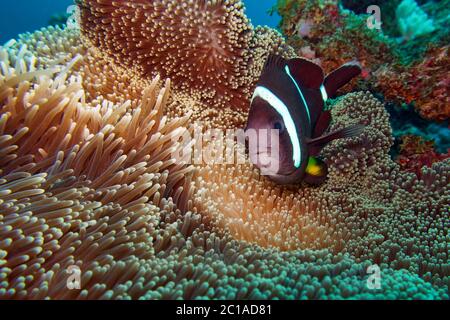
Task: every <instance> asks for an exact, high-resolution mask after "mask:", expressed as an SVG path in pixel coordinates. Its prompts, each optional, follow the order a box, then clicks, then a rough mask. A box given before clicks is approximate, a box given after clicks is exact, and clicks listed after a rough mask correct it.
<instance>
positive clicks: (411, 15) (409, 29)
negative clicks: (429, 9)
mask: <svg viewBox="0 0 450 320" xmlns="http://www.w3.org/2000/svg"><path fill="white" fill-rule="evenodd" d="M395 15H396V17H397V23H398V28H399V30H400V32H401V34H402V36H403V38H404V39H405V40H410V39H414V38H416V37H419V36H422V35H425V34H428V33H431V32H433V31H434V30H435V27H434V25H433V20H431V19H429V18H428V16H427V14H426V13H425V12H424V11H423V10H422V9H421V8H420V7H419V6H418V5H417V2H416V1H415V0H403V1H402V2H401V3H400V4H399V5H398V7H397V9H396V11H395Z"/></svg>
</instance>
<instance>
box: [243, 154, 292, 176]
mask: <svg viewBox="0 0 450 320" xmlns="http://www.w3.org/2000/svg"><path fill="white" fill-rule="evenodd" d="M249 157H250V162H251V163H252V164H253V165H255V166H256V167H258V168H259V169H260V170H261V173H262V174H263V175H268V176H270V175H275V174H277V175H283V176H289V175H291V174H293V173H294V172H295V171H296V170H297V168H295V167H292V168H289V169H286V168H283V167H282V163H283V161H282V159H280V158H275V157H273V156H272V154H271V152H270V151H259V152H252V153H249ZM283 169H286V170H283Z"/></svg>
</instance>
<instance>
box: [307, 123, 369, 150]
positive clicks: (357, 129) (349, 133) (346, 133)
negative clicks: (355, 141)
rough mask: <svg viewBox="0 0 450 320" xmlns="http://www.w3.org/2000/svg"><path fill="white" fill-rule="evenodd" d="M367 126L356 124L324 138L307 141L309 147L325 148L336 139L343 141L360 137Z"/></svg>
mask: <svg viewBox="0 0 450 320" xmlns="http://www.w3.org/2000/svg"><path fill="white" fill-rule="evenodd" d="M364 128H365V126H364V125H362V124H355V125H352V126H349V127H346V128H344V129H340V130H337V131H333V132H331V133H329V134H326V135H324V136H321V137H318V138H314V139H310V140H307V144H308V147H319V146H324V145H326V144H327V143H329V142H331V141H333V140H336V139H343V138H349V137H354V136H357V135H359V134H360V133H361V132H363V130H364Z"/></svg>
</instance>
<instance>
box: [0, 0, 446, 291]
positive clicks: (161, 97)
mask: <svg viewBox="0 0 450 320" xmlns="http://www.w3.org/2000/svg"><path fill="white" fill-rule="evenodd" d="M143 2H144V3H145V1H143V0H136V1H120V5H118V6H116V7H114V8H113V6H112V5H111V4H110V3H108V2H107V1H103V3H102V4H99V2H98V1H96V0H80V3H81V5H80V11H79V12H76V14H77V16H75V17H72V18H73V19H70V20H69V21H70V22H71V24H70V25H69V27H66V24H65V23H66V21H68V18H69V14H66V13H65V12H66V9H67V7H68V6H69V5H71V4H72V1H63V0H58V1H54V0H40V1H32V0H22V1H20V3H18V4H16V3H13V2H5V3H4V4H3V5H2V9H3V10H4V12H5V14H4V15H3V19H1V20H0V44H4V45H3V46H0V299H31V298H34V299H44V298H52V299H64V298H69V299H128V298H133V299H137V298H145V299H180V298H181V299H249V298H250V299H448V298H449V286H450V261H449V243H450V235H449V232H448V231H449V227H450V219H449V209H450V198H449V194H450V188H449V184H450V129H449V122H448V121H449V117H450V96H449V88H450V72H449V71H450V67H449V66H450V59H449V55H448V50H449V45H450V33H449V32H448V30H450V0H442V1H437V0H428V1H427V0H416V1H414V0H389V1H386V0H370V1H369V0H368V1H365V0H363V1H361V0H359V1H352V0H342V1H337V0H277V1H275V0H274V1H258V0H245V1H243V3H244V4H245V6H246V9H245V11H244V9H243V7H242V3H241V2H240V1H238V0H227V1H225V0H223V1H221V0H219V1H215V2H214V5H211V6H205V5H204V3H205V2H204V1H202V0H193V1H191V2H189V4H187V6H192V7H189V10H181V9H180V8H182V6H183V3H184V5H186V3H187V2H185V1H179V0H159V1H158V2H157V3H160V4H162V6H161V7H158V9H155V7H154V6H153V5H148V6H147V7H143V8H141V7H139V8H140V9H139V10H136V7H133V3H134V4H136V3H141V4H142V3H143ZM149 3H152V1H150V2H149ZM369 6H375V7H372V11H370V13H369V14H368V13H367V8H368V7H369ZM183 8H185V7H183ZM377 10H379V13H380V16H379V17H380V18H378V16H377V12H378V11H377ZM108 12H114V13H115V16H114V17H115V18H114V19H112V18H111V15H109V14H108ZM269 12H270V14H269ZM247 17H248V18H249V19H250V20H251V23H250V22H249V21H248V20H247ZM379 19H381V25H377V24H378V23H379V22H380V20H379ZM262 25H265V26H264V27H263V26H262ZM55 26H56V27H55ZM41 28H44V29H41ZM37 30H39V31H37ZM23 33H26V34H23ZM19 34H22V35H21V36H20V37H19ZM140 34H144V35H145V36H146V37H140ZM193 35H196V36H198V37H197V38H195V37H194V36H193ZM11 38H15V39H16V40H15V41H9V40H10V39H11ZM148 39H152V40H153V39H155V41H153V42H152V41H147V40H148ZM199 39H200V40H199ZM192 43H195V45H192ZM269 53H275V54H278V55H281V56H283V57H284V58H286V59H290V58H294V57H304V58H306V59H309V60H311V61H313V62H315V63H316V64H318V65H320V66H321V67H322V69H323V70H324V72H325V73H329V72H331V71H332V70H335V69H337V68H338V67H340V66H341V65H343V64H344V63H346V62H349V61H352V60H358V61H359V62H360V64H361V66H362V74H361V76H360V77H359V78H358V79H355V80H353V81H352V82H351V83H349V84H348V85H346V86H345V87H344V88H343V89H341V90H339V92H338V94H337V95H336V96H334V97H332V99H330V101H328V102H327V109H329V110H330V111H331V115H332V120H333V121H332V124H331V126H330V128H329V130H330V131H331V130H338V129H341V128H343V127H346V126H349V125H352V124H355V123H362V124H364V125H365V126H366V128H365V129H364V131H363V132H362V133H361V134H360V135H359V136H357V137H351V138H347V139H339V140H337V141H334V142H333V143H330V144H329V145H328V146H326V147H325V148H324V150H323V151H322V153H321V157H322V158H323V160H324V161H325V162H326V164H327V165H328V168H329V170H328V178H327V181H326V182H325V183H323V184H322V185H320V186H310V185H307V184H304V183H303V184H300V185H298V186H288V187H285V186H279V185H276V184H274V183H273V182H271V181H269V180H267V179H265V178H264V177H263V176H261V174H260V173H259V172H258V170H256V169H255V168H254V167H253V166H252V165H250V164H249V163H245V164H243V165H223V164H218V163H214V164H211V165H197V164H195V165H193V164H186V163H179V162H177V161H176V159H174V158H173V155H172V152H174V150H179V149H180V144H179V143H178V139H179V138H180V137H181V132H182V130H180V129H181V128H185V127H189V125H190V124H191V123H194V122H197V121H201V122H202V123H204V124H205V126H206V128H219V129H224V130H225V129H238V128H243V127H244V126H245V122H246V120H247V116H248V106H249V101H250V98H251V96H252V92H253V90H254V85H255V83H256V82H257V80H258V78H259V76H260V74H261V70H262V67H263V65H264V62H265V61H266V59H267V56H268V54H269ZM199 57H200V58H199ZM167 78H170V79H171V80H170V81H168V80H166V79H167ZM68 270H72V271H73V270H79V274H80V281H79V282H80V283H81V287H80V289H79V290H73V288H72V289H71V288H70V286H69V287H68V284H67V283H68V282H67V277H68V274H70V273H71V272H72V271H70V272H69V271H68Z"/></svg>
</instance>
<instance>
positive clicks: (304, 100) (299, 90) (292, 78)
mask: <svg viewBox="0 0 450 320" xmlns="http://www.w3.org/2000/svg"><path fill="white" fill-rule="evenodd" d="M284 70H285V71H286V73H287V75H288V76H289V78H291V80H292V82H293V83H294V85H295V87H296V88H297V91H298V92H299V93H300V97H301V98H302V101H303V104H304V105H305V109H306V114H307V115H308V121H309V123H311V115H310V114H309V106H308V104H307V103H306V99H305V97H304V96H303V92H302V90H301V89H300V87H299V86H298V83H297V81H295V79H294V77H293V76H292V75H291V71H290V70H289V66H286V67H285V68H284Z"/></svg>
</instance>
